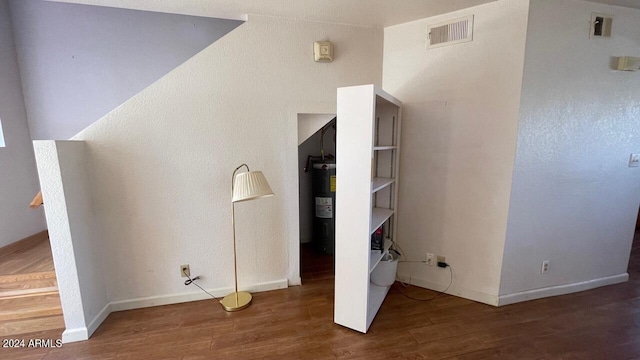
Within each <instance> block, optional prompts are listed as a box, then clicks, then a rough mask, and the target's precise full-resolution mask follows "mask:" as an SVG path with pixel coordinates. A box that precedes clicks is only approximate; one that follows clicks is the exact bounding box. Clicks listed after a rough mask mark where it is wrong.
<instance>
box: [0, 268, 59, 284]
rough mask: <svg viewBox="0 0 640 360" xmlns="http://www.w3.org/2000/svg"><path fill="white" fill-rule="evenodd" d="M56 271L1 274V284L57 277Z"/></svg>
mask: <svg viewBox="0 0 640 360" xmlns="http://www.w3.org/2000/svg"><path fill="white" fill-rule="evenodd" d="M55 278H56V272H55V271H39V272H32V273H25V274H14V275H0V284H7V283H15V282H25V281H30V280H45V279H55Z"/></svg>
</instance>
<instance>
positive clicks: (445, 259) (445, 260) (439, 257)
mask: <svg viewBox="0 0 640 360" xmlns="http://www.w3.org/2000/svg"><path fill="white" fill-rule="evenodd" d="M436 261H437V262H447V258H446V257H444V256H442V255H438V256H437V258H436Z"/></svg>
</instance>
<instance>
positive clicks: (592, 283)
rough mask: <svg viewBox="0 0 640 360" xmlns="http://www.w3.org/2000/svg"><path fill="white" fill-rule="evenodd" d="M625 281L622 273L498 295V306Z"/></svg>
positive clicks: (625, 275)
mask: <svg viewBox="0 0 640 360" xmlns="http://www.w3.org/2000/svg"><path fill="white" fill-rule="evenodd" d="M627 280H629V274H628V273H624V274H619V275H613V276H607V277H603V278H599V279H593V280H587V281H582V282H578V283H573V284H566V285H557V286H550V287H546V288H541V289H535V290H527V291H521V292H517V293H513V294H508V295H500V296H499V297H498V306H502V305H509V304H514V303H518V302H522V301H528V300H535V299H540V298H545V297H550V296H558V295H565V294H570V293H574V292H578V291H584V290H591V289H595V288H597V287H601V286H606V285H613V284H618V283H621V282H625V281H627Z"/></svg>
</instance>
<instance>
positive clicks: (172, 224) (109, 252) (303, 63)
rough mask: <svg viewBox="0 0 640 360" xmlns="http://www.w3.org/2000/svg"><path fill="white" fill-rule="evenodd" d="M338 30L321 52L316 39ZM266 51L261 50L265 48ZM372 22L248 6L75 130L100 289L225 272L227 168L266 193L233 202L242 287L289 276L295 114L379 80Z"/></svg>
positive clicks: (163, 290)
mask: <svg viewBox="0 0 640 360" xmlns="http://www.w3.org/2000/svg"><path fill="white" fill-rule="evenodd" d="M322 39H326V40H330V41H332V42H334V43H335V47H336V59H335V60H334V62H332V63H325V64H321V63H315V62H314V61H313V52H312V49H313V42H314V41H317V40H322ZM267 50H268V51H267ZM381 59H382V31H381V30H379V29H371V28H359V27H353V26H345V25H335V24H325V23H312V22H305V21H294V20H284V19H277V18H272V17H259V16H250V17H249V19H248V21H247V22H246V23H244V24H243V25H241V26H239V27H238V28H236V29H235V30H234V31H232V32H231V33H229V34H228V35H227V36H225V37H223V38H222V39H220V40H219V41H217V42H216V43H214V44H213V45H211V46H210V47H208V48H207V49H205V50H204V51H202V52H201V53H199V54H198V55H196V56H195V57H193V58H191V59H189V60H188V61H186V62H185V63H184V64H182V65H181V66H179V67H178V68H176V69H175V70H174V71H172V72H171V73H169V74H168V75H166V76H165V77H163V78H161V79H160V80H158V81H157V82H155V83H154V84H152V85H151V86H150V87H148V88H147V89H145V90H144V91H142V92H140V93H139V94H137V95H136V96H134V97H133V98H132V99H130V100H129V101H127V102H126V103H124V104H123V105H122V106H120V107H118V108H117V109H115V110H114V111H112V112H110V113H109V114H107V115H106V116H105V117H104V118H102V119H101V120H99V121H98V122H96V123H94V124H92V125H91V126H89V127H88V128H87V129H85V130H84V131H82V132H81V133H80V134H78V135H77V136H76V137H75V138H76V139H81V140H86V141H87V151H88V158H89V161H90V164H91V176H92V181H93V189H94V200H95V206H96V214H97V218H98V219H99V223H98V227H99V229H100V233H101V234H102V235H103V236H104V237H103V239H104V245H105V248H104V256H105V274H106V278H107V284H108V286H107V288H108V297H109V299H110V300H111V301H119V300H127V299H135V298H141V297H152V296H158V295H166V294H180V293H185V292H190V291H193V290H191V288H186V287H185V286H184V284H183V281H182V280H183V279H182V278H180V274H179V271H178V270H179V265H180V264H186V263H188V264H190V265H191V273H192V274H194V275H202V280H201V285H202V286H203V287H205V288H209V289H215V288H218V289H219V288H228V287H230V286H232V284H233V265H232V241H231V237H232V233H231V218H230V217H231V202H230V201H231V193H230V192H231V173H232V171H233V169H234V168H235V167H236V166H237V165H239V164H241V163H247V164H249V166H250V167H251V169H252V170H262V171H263V172H264V174H265V175H266V177H267V179H268V180H269V182H270V184H271V187H272V188H273V190H274V192H275V196H274V197H270V198H267V199H261V200H257V201H252V202H244V203H239V204H237V206H236V222H237V239H238V268H239V283H240V286H241V287H245V288H247V287H248V288H251V287H253V286H255V285H256V284H265V283H270V282H274V281H275V282H277V281H282V280H283V279H289V281H290V282H292V283H296V282H299V268H298V256H299V255H298V251H299V229H298V225H297V219H298V196H297V194H298V181H297V167H298V161H297V160H298V153H297V149H298V144H297V141H296V139H297V114H298V113H333V112H335V107H336V88H337V87H339V86H346V85H353V84H362V83H377V84H379V83H380V80H381V79H380V75H381V68H382V63H381Z"/></svg>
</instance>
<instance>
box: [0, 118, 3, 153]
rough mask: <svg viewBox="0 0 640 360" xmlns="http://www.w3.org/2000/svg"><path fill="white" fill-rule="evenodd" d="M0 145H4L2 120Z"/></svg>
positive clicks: (0, 122)
mask: <svg viewBox="0 0 640 360" xmlns="http://www.w3.org/2000/svg"><path fill="white" fill-rule="evenodd" d="M0 147H4V134H3V133H2V121H0Z"/></svg>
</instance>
